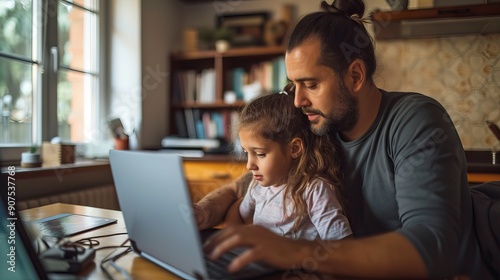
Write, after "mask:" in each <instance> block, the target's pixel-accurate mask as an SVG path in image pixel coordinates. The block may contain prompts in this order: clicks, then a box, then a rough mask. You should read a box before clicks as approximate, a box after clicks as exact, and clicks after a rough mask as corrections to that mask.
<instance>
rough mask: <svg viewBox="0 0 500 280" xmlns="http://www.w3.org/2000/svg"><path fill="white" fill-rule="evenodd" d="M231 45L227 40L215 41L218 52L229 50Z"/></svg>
mask: <svg viewBox="0 0 500 280" xmlns="http://www.w3.org/2000/svg"><path fill="white" fill-rule="evenodd" d="M230 46H231V45H230V44H229V41H227V40H217V41H215V50H216V51H217V52H220V53H223V52H225V51H227V50H228V49H229V47H230Z"/></svg>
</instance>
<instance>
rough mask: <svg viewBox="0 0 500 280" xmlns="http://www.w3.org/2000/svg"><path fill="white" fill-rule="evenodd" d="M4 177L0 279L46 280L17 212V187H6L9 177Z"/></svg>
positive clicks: (0, 210) (0, 207)
mask: <svg viewBox="0 0 500 280" xmlns="http://www.w3.org/2000/svg"><path fill="white" fill-rule="evenodd" d="M4 175H5V174H2V177H1V179H2V190H0V193H1V195H0V221H1V226H0V244H1V245H0V279H14V280H17V279H19V280H25V279H47V276H46V274H45V272H44V271H43V268H42V265H41V263H40V261H39V259H38V256H37V255H36V253H35V251H34V250H33V247H32V243H31V241H30V239H29V237H28V235H27V233H26V230H25V228H24V225H23V223H22V221H21V219H20V217H19V215H18V213H17V211H16V209H15V207H16V204H15V198H16V197H15V187H14V188H12V185H11V186H10V188H9V187H7V185H8V184H7V183H6V182H7V180H6V179H7V177H8V176H4ZM3 183H6V184H5V185H4V184H3ZM3 186H6V187H5V188H4V187H3Z"/></svg>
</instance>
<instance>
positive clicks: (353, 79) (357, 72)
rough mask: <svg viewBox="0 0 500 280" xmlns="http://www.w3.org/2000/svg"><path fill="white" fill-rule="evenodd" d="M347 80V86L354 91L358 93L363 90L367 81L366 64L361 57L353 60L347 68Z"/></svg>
mask: <svg viewBox="0 0 500 280" xmlns="http://www.w3.org/2000/svg"><path fill="white" fill-rule="evenodd" d="M345 82H346V86H347V88H350V89H351V90H352V92H354V93H357V92H359V91H360V90H361V88H362V87H363V85H364V84H365V82H366V66H365V63H364V62H363V61H362V60H361V59H355V60H354V61H353V62H351V65H349V68H348V69H347V73H346V76H345Z"/></svg>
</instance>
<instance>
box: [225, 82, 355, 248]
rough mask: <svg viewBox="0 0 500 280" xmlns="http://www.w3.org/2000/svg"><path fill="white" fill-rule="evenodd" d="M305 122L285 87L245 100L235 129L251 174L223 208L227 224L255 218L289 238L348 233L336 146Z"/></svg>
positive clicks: (250, 221) (345, 234)
mask: <svg viewBox="0 0 500 280" xmlns="http://www.w3.org/2000/svg"><path fill="white" fill-rule="evenodd" d="M309 126H310V124H309V121H308V119H307V117H306V115H304V114H303V113H302V110H301V109H298V108H295V107H294V105H293V96H290V95H288V94H286V93H285V92H280V93H279V94H269V95H264V96H261V97H259V98H257V99H255V100H254V101H252V102H250V103H249V104H247V105H246V107H245V108H244V109H243V111H242V112H241V116H240V120H239V123H238V125H237V126H236V129H235V132H237V133H238V135H239V140H240V143H241V146H242V148H243V150H244V152H245V153H246V154H247V157H248V159H247V168H248V169H249V170H250V171H251V172H252V173H253V179H252V181H251V183H250V186H249V188H248V191H247V193H246V195H245V197H244V198H243V200H242V201H239V202H237V203H235V204H233V206H232V207H231V208H230V209H229V210H228V212H227V214H226V223H227V224H238V223H246V224H248V223H253V224H258V225H261V226H263V227H266V228H268V229H270V230H271V231H273V232H275V233H276V234H280V235H282V236H286V237H290V238H293V239H299V238H301V239H309V240H312V239H316V238H321V239H341V238H344V237H347V236H349V235H351V228H350V226H349V222H348V220H347V218H346V216H345V215H344V213H343V211H342V207H341V202H342V199H341V193H342V191H341V185H340V178H339V173H340V171H339V167H340V161H339V155H338V154H337V148H336V147H335V146H334V145H332V144H331V143H332V139H329V137H325V136H321V137H320V136H316V135H315V134H313V133H312V132H311V129H310V127H309Z"/></svg>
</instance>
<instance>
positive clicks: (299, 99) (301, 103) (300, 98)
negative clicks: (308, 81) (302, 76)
mask: <svg viewBox="0 0 500 280" xmlns="http://www.w3.org/2000/svg"><path fill="white" fill-rule="evenodd" d="M293 105H294V106H295V107H297V108H302V107H308V106H310V105H311V102H310V101H309V99H308V98H307V95H306V94H305V93H304V92H303V91H302V90H301V89H300V88H299V87H296V88H295V97H294V99H293Z"/></svg>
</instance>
